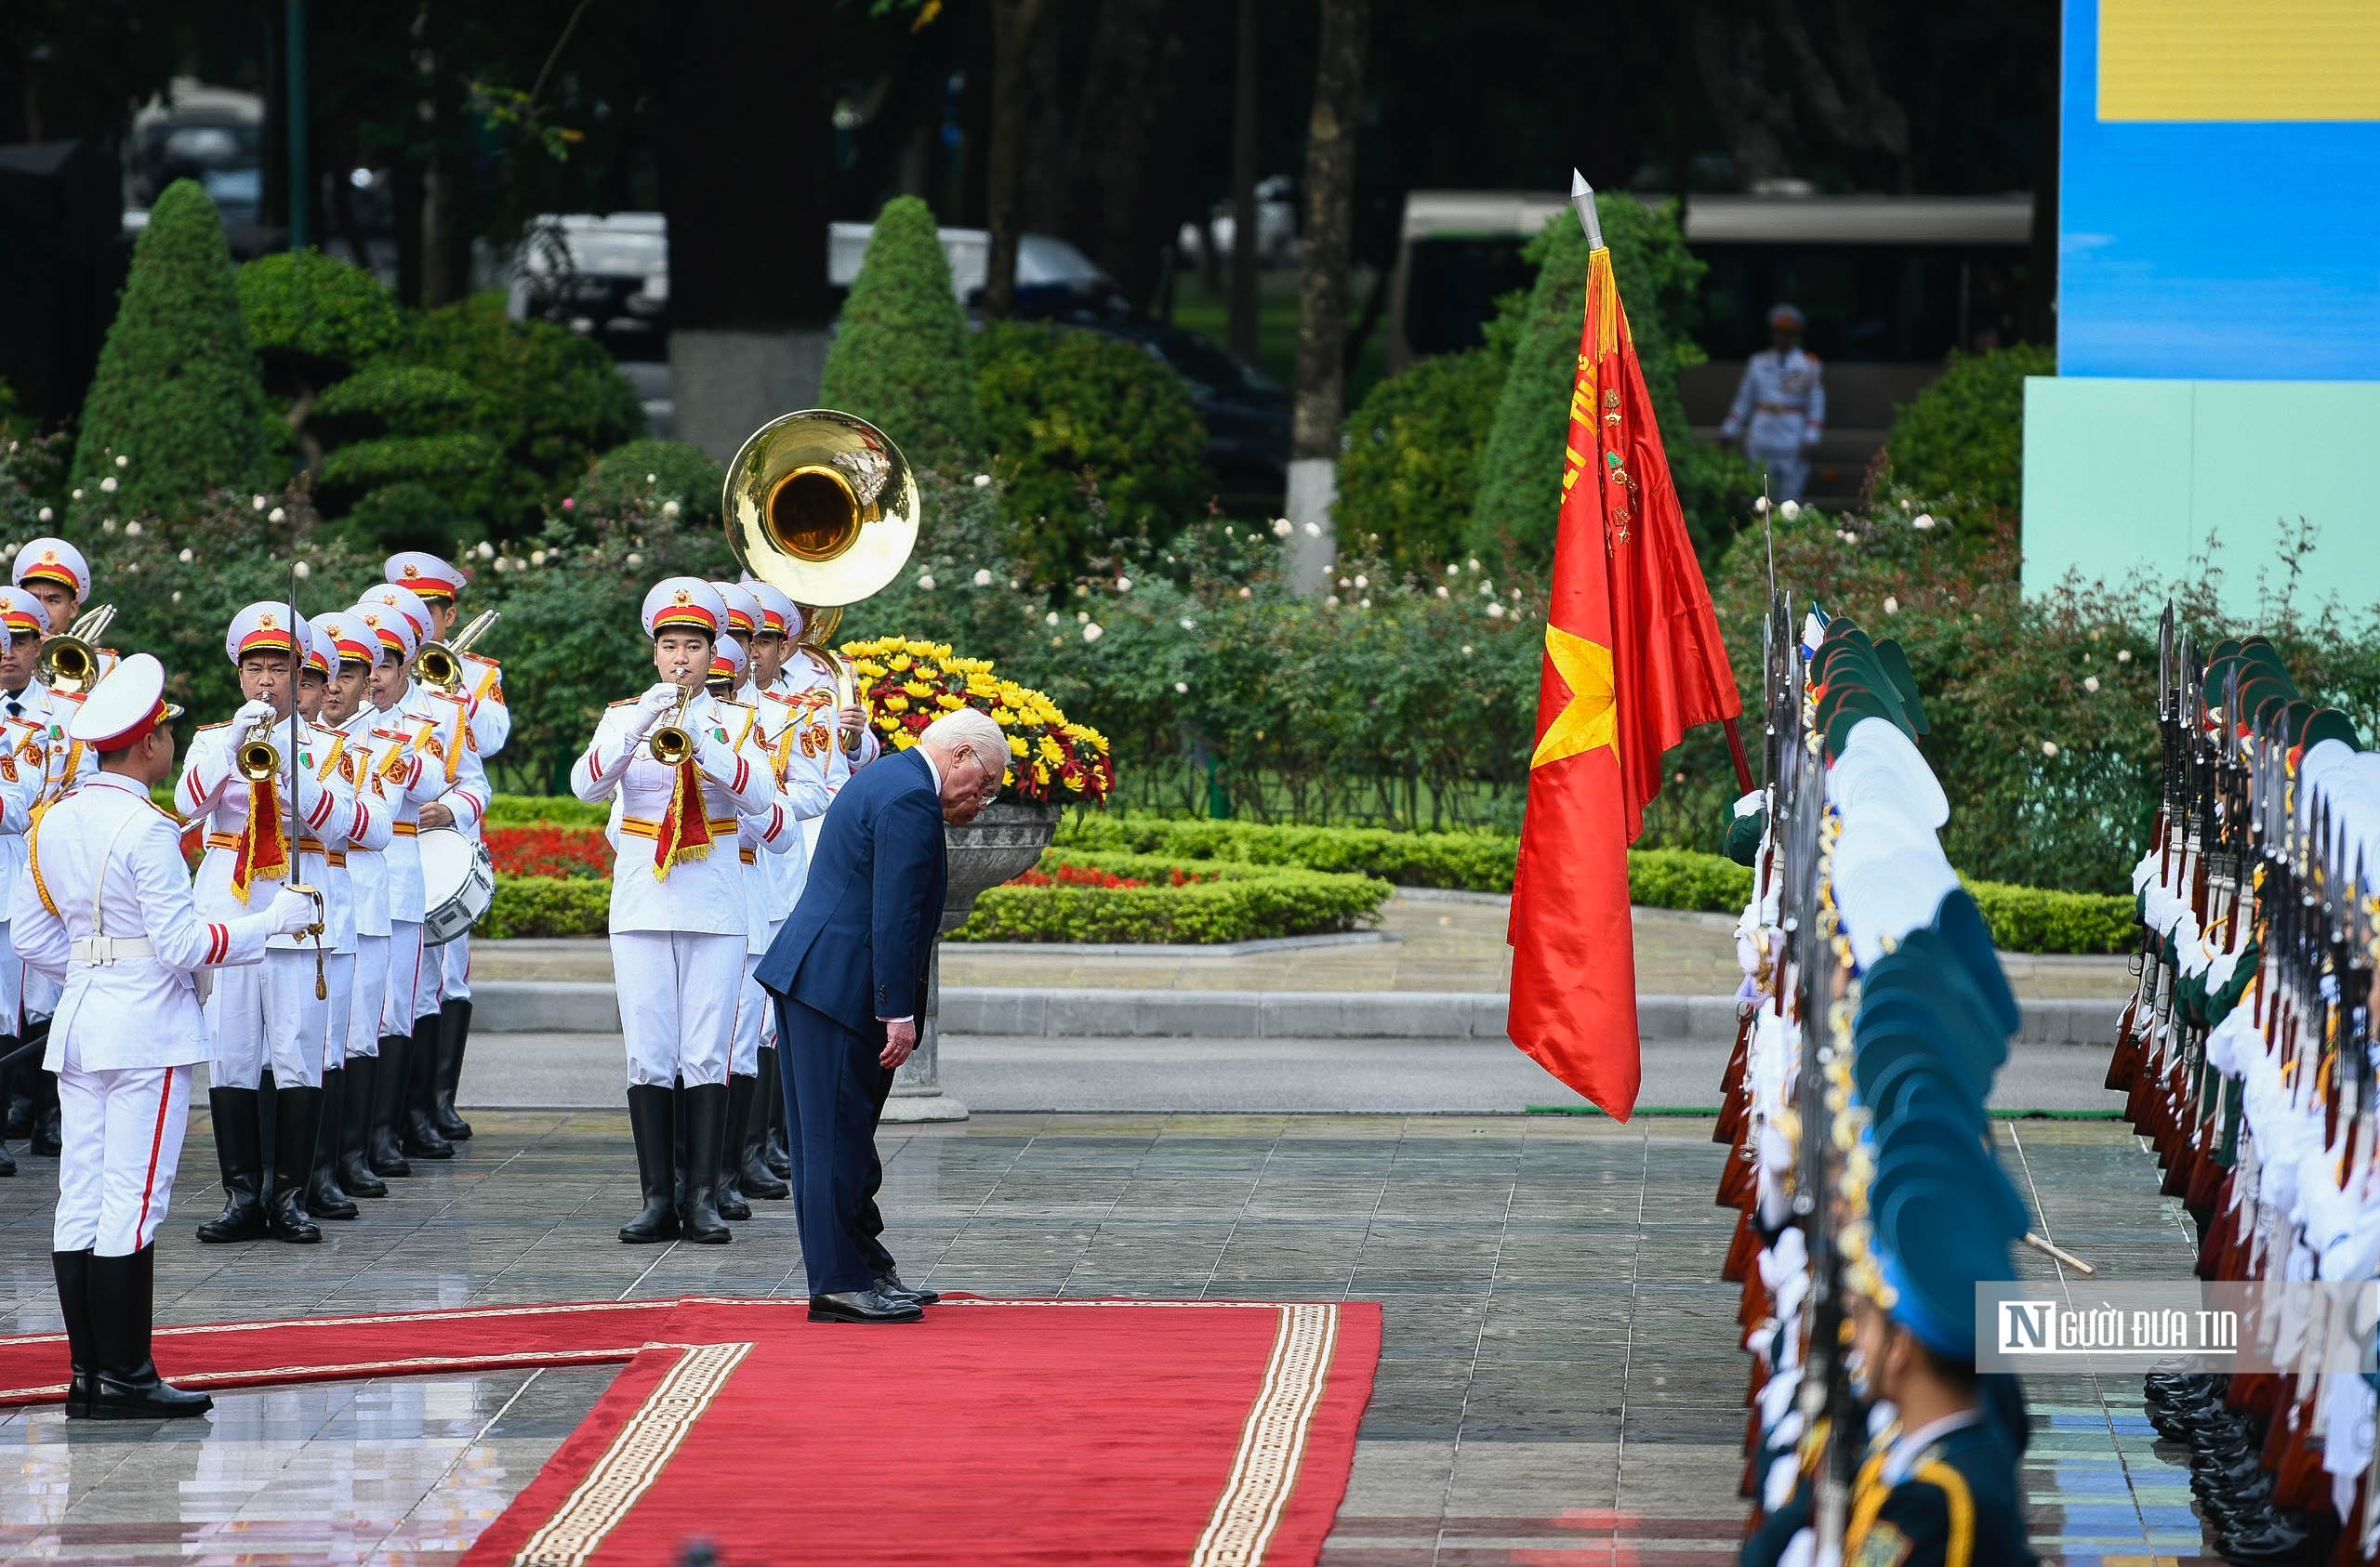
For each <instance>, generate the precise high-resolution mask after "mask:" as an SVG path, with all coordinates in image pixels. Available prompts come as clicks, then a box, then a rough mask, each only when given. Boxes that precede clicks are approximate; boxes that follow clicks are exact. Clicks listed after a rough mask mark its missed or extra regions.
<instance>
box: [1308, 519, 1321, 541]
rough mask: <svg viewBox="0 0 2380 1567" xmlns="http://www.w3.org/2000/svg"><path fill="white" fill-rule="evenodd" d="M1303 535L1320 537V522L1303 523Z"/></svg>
mask: <svg viewBox="0 0 2380 1567" xmlns="http://www.w3.org/2000/svg"><path fill="white" fill-rule="evenodd" d="M1305 536H1306V537H1308V538H1310V539H1318V538H1320V537H1321V536H1322V524H1321V523H1319V522H1309V523H1307V524H1306V525H1305Z"/></svg>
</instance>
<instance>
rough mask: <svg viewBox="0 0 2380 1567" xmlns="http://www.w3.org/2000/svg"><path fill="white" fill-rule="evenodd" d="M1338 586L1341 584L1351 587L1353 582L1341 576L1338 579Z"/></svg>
mask: <svg viewBox="0 0 2380 1567" xmlns="http://www.w3.org/2000/svg"><path fill="white" fill-rule="evenodd" d="M1339 586H1342V587H1353V586H1355V584H1354V583H1352V582H1349V581H1348V580H1347V579H1346V578H1345V577H1341V578H1340V579H1339Z"/></svg>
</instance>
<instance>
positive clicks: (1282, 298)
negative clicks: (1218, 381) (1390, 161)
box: [1173, 267, 1388, 409]
mask: <svg viewBox="0 0 2380 1567" xmlns="http://www.w3.org/2000/svg"><path fill="white" fill-rule="evenodd" d="M1371 285H1372V280H1371V274H1370V273H1369V272H1368V271H1359V272H1356V273H1354V274H1353V275H1351V276H1350V277H1349V278H1348V280H1347V328H1348V330H1349V331H1351V332H1352V331H1353V330H1355V323H1356V321H1357V320H1358V319H1359V318H1360V317H1361V316H1362V314H1363V308H1364V300H1365V298H1366V297H1367V296H1369V294H1370V292H1371ZM1257 286H1258V290H1259V298H1260V300H1261V306H1260V309H1259V310H1258V312H1257V323H1258V326H1259V329H1260V332H1261V341H1262V344H1263V349H1262V351H1261V352H1259V353H1258V355H1257V356H1256V368H1258V369H1259V370H1262V371H1263V372H1264V374H1265V375H1270V376H1271V377H1272V378H1273V379H1274V380H1276V381H1278V382H1279V383H1280V384H1281V387H1282V388H1283V389H1284V390H1292V389H1294V388H1295V386H1296V382H1297V362H1298V273H1297V269H1296V268H1294V267H1279V268H1274V269H1271V270H1266V271H1263V272H1259V273H1258V274H1257ZM1173 323H1174V324H1175V325H1177V326H1186V327H1188V328H1189V329H1190V330H1191V331H1193V332H1203V333H1205V334H1206V335H1207V336H1210V337H1212V338H1213V339H1214V340H1215V341H1216V342H1218V343H1223V344H1226V345H1227V344H1229V343H1230V341H1231V293H1230V289H1229V285H1228V282H1227V281H1226V284H1225V286H1224V287H1222V288H1215V289H1210V288H1209V287H1208V286H1207V285H1206V283H1205V282H1204V280H1202V279H1201V278H1200V277H1199V276H1198V270H1197V268H1196V267H1191V268H1188V269H1186V270H1183V273H1182V275H1181V278H1180V281H1179V282H1178V283H1176V284H1175V285H1174V296H1173ZM1387 365H1388V318H1387V317H1386V316H1385V315H1384V314H1383V315H1382V318H1381V321H1380V323H1379V324H1378V325H1377V326H1375V327H1373V329H1372V335H1371V336H1370V338H1369V340H1367V341H1366V342H1365V344H1364V346H1363V348H1362V349H1361V351H1359V352H1358V353H1357V354H1356V355H1355V374H1353V375H1350V376H1349V377H1348V378H1347V406H1348V407H1349V408H1351V409H1352V408H1354V407H1355V404H1357V403H1359V402H1363V400H1364V394H1365V393H1366V392H1369V391H1370V390H1371V389H1372V387H1373V385H1374V384H1375V383H1376V382H1378V381H1379V380H1380V378H1381V376H1382V375H1384V374H1386V373H1387Z"/></svg>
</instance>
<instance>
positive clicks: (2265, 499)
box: [2024, 375, 2380, 613]
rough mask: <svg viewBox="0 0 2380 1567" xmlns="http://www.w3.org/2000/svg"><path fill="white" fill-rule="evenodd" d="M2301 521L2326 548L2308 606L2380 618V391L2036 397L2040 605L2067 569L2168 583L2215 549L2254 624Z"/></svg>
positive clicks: (2032, 566)
mask: <svg viewBox="0 0 2380 1567" xmlns="http://www.w3.org/2000/svg"><path fill="white" fill-rule="evenodd" d="M2301 517H2302V518H2304V519H2305V520H2307V522H2309V523H2312V524H2313V525H2314V526H2315V527H2316V528H2317V529H2318V530H2319V533H2318V542H2317V546H2316V549H2315V553H2314V554H2313V556H2312V557H2311V558H2310V559H2309V560H2307V562H2306V563H2305V567H2304V575H2303V577H2302V578H2301V580H2300V581H2299V582H2298V583H2297V584H2296V585H2295V586H2294V592H2293V598H2294V602H2295V603H2296V604H2297V605H2298V607H2299V608H2300V609H2304V610H2312V609H2314V608H2316V607H2317V606H2318V605H2319V604H2320V603H2321V600H2322V599H2324V598H2326V597H2328V596H2330V595H2333V594H2335V595H2336V596H2337V598H2338V600H2339V602H2340V603H2341V604H2342V605H2344V606H2345V607H2346V608H2347V610H2348V611H2350V612H2366V611H2370V610H2372V609H2373V607H2374V606H2375V605H2380V383H2374V382H2369V381H2364V382H2304V381H2279V382H2275V381H2166V380H2135V379H2121V380H2119V379H2092V378H2076V377H2071V376H2056V377H2052V376H2044V375H2037V376H2032V377H2030V378H2028V379H2027V381H2026V382H2025V510H2024V519H2025V522H2024V527H2025V539H2024V554H2025V567H2024V585H2025V591H2026V593H2027V594H2029V595H2030V594H2037V593H2040V592H2043V590H2045V589H2047V588H2049V587H2052V586H2056V584H2057V583H2058V582H2059V581H2060V580H2061V579H2063V578H2064V577H2065V575H2066V574H2067V573H2068V572H2069V570H2071V571H2076V572H2079V573H2081V574H2082V576H2083V578H2084V579H2085V580H2097V581H2104V582H2106V583H2108V584H2109V585H2111V586H2112V585H2115V584H2119V583H2122V581H2123V580H2124V579H2125V578H2126V577H2127V576H2128V575H2129V574H2130V573H2133V572H2134V571H2135V570H2141V569H2146V570H2147V571H2149V573H2153V574H2154V576H2155V577H2156V578H2157V579H2158V580H2159V581H2161V582H2162V581H2165V580H2169V579H2171V578H2173V577H2174V576H2175V575H2177V574H2180V573H2183V572H2184V571H2185V570H2187V569H2188V560H2189V558H2190V557H2192V556H2199V555H2204V554H2205V553H2206V542H2207V539H2208V537H2209V536H2210V535H2213V536H2215V537H2217V538H2219V539H2220V540H2221V541H2222V546H2221V548H2220V549H2219V550H2218V551H2217V552H2216V553H2215V556H2214V557H2213V559H2214V560H2215V564H2216V565H2217V566H2218V567H2219V568H2220V569H2221V570H2222V572H2223V573H2224V581H2223V597H2224V601H2225V603H2226V605H2227V607H2228V608H2229V609H2231V610H2233V611H2235V612H2241V613H2246V612H2253V611H2254V609H2255V607H2256V603H2257V595H2258V582H2257V577H2258V573H2259V572H2260V571H2261V572H2264V573H2267V580H2268V586H2270V588H2271V589H2273V590H2275V591H2279V590H2281V588H2282V587H2283V586H2284V584H2283V583H2282V581H2281V578H2280V575H2279V571H2280V568H2279V564H2278V561H2277V560H2276V556H2277V553H2278V550H2279V548H2280V546H2281V541H2282V539H2283V538H2284V536H2285V535H2286V533H2288V532H2293V531H2294V528H2295V526H2296V521H2297V520H2298V519H2299V518H2301Z"/></svg>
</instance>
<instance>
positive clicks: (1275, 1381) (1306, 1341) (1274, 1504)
mask: <svg viewBox="0 0 2380 1567" xmlns="http://www.w3.org/2000/svg"><path fill="white" fill-rule="evenodd" d="M1279 1310H1280V1313H1281V1331H1280V1333H1279V1335H1278V1336H1277V1337H1275V1339H1274V1340H1273V1358H1272V1360H1271V1362H1270V1363H1267V1364H1266V1366H1265V1367H1264V1382H1263V1387H1261V1388H1260V1389H1258V1390H1257V1394H1256V1404H1255V1407H1254V1408H1252V1409H1250V1411H1249V1412H1248V1425H1247V1427H1246V1429H1243V1430H1242V1431H1241V1432H1240V1437H1239V1453H1238V1455H1237V1456H1236V1457H1235V1458H1234V1459H1233V1461H1232V1467H1231V1479H1230V1481H1228V1482H1227V1483H1226V1484H1225V1485H1224V1487H1223V1496H1222V1498H1221V1499H1220V1500H1218V1501H1217V1502H1216V1503H1215V1511H1214V1516H1213V1517H1212V1518H1210V1519H1209V1520H1208V1521H1207V1532H1206V1533H1205V1534H1203V1535H1201V1536H1200V1537H1199V1540H1198V1548H1197V1550H1196V1551H1194V1552H1192V1553H1191V1557H1190V1567H1258V1564H1259V1563H1261V1562H1262V1561H1263V1560H1264V1550H1265V1547H1267V1546H1269V1545H1271V1544H1272V1540H1273V1531H1274V1530H1275V1529H1276V1528H1277V1527H1279V1525H1280V1521H1281V1509H1282V1508H1284V1507H1286V1506H1287V1505H1288V1504H1289V1494H1290V1493H1291V1492H1292V1491H1294V1490H1296V1488H1297V1480H1298V1467H1299V1465H1300V1464H1302V1462H1303V1461H1304V1458H1305V1442H1306V1431H1307V1429H1308V1428H1309V1427H1310V1426H1311V1425H1312V1424H1313V1422H1314V1412H1315V1411H1316V1409H1318V1408H1320V1407H1321V1404H1322V1389H1323V1383H1324V1381H1325V1380H1326V1379H1327V1377H1328V1376H1329V1370H1330V1356H1331V1353H1332V1351H1333V1350H1336V1349H1337V1347H1338V1343H1339V1308H1338V1307H1336V1306H1333V1305H1328V1304H1315V1305H1302V1306H1283V1307H1281V1308H1279Z"/></svg>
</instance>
